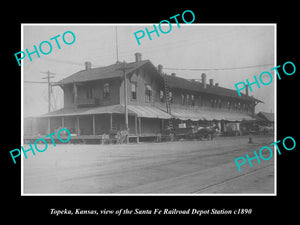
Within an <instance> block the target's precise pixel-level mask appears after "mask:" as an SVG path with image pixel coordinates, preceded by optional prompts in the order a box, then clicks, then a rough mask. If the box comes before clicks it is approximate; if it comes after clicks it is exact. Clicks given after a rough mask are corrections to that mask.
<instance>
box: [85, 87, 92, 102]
mask: <svg viewBox="0 0 300 225" xmlns="http://www.w3.org/2000/svg"><path fill="white" fill-rule="evenodd" d="M86 98H87V99H92V98H93V88H87V89H86Z"/></svg>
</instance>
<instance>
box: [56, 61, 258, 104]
mask: <svg viewBox="0 0 300 225" xmlns="http://www.w3.org/2000/svg"><path fill="white" fill-rule="evenodd" d="M146 64H147V65H148V66H150V67H151V69H152V70H153V71H157V73H156V75H158V76H160V73H159V72H158V70H157V69H156V67H155V66H154V65H153V64H152V63H151V61H150V60H141V61H138V62H131V63H126V67H127V68H128V69H127V70H126V74H129V73H131V72H133V71H135V70H137V69H139V68H140V67H142V66H144V65H146ZM122 67H123V63H115V64H112V65H109V66H104V67H98V68H92V69H85V70H81V71H79V72H76V73H74V74H72V75H70V76H68V77H66V78H64V79H62V80H60V81H59V82H56V83H55V84H54V85H63V84H70V83H76V82H86V81H94V80H99V79H108V78H115V77H122V76H123V71H122ZM164 76H167V80H168V85H169V87H170V88H179V89H186V90H192V91H197V92H202V93H208V94H213V95H221V96H227V97H233V98H237V99H242V100H249V101H257V102H262V101H260V100H258V99H256V98H254V97H250V96H247V95H245V94H243V93H242V94H241V97H240V96H239V95H238V93H237V91H236V90H232V89H228V88H224V87H220V86H213V87H210V85H207V86H206V88H203V85H202V83H200V82H197V81H191V80H187V79H185V78H182V77H176V76H172V75H166V74H164ZM162 80H163V79H162Z"/></svg>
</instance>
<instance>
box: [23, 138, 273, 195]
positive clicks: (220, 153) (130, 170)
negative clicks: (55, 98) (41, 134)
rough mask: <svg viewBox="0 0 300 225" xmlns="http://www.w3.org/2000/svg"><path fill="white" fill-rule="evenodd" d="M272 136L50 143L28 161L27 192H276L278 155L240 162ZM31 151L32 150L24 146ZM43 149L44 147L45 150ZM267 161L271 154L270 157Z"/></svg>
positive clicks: (25, 161)
mask: <svg viewBox="0 0 300 225" xmlns="http://www.w3.org/2000/svg"><path fill="white" fill-rule="evenodd" d="M272 142H273V138H272V137H254V143H253V144H248V138H247V137H219V138H216V139H214V140H213V141H178V142H167V143H140V144H128V145H125V144H122V145H76V144H66V145H56V147H54V146H52V145H49V146H48V149H47V150H46V151H45V152H42V153H39V152H37V153H36V155H35V156H32V155H28V159H24V160H23V163H24V169H23V172H24V174H23V178H24V181H23V184H24V194H34V193H39V194H111V193H113V194H214V193H219V194H225V193H232V194H235V193H236V194H241V193H255V194H260V193H264V194H272V193H274V157H273V158H272V159H270V160H268V161H261V163H260V164H258V163H257V161H256V160H253V162H252V163H253V167H250V166H249V164H247V165H246V164H245V165H243V166H242V171H241V172H239V171H238V169H237V166H236V164H235V161H234V159H235V158H237V157H240V156H245V154H249V156H251V155H253V151H254V150H257V151H258V150H259V149H260V147H262V146H269V144H270V143H272ZM24 148H25V149H26V146H24ZM41 149H43V147H41ZM266 158H267V156H266Z"/></svg>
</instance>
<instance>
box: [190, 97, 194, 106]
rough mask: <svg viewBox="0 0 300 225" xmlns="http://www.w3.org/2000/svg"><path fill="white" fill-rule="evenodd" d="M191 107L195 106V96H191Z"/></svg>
mask: <svg viewBox="0 0 300 225" xmlns="http://www.w3.org/2000/svg"><path fill="white" fill-rule="evenodd" d="M191 105H192V106H194V105H195V98H194V95H191Z"/></svg>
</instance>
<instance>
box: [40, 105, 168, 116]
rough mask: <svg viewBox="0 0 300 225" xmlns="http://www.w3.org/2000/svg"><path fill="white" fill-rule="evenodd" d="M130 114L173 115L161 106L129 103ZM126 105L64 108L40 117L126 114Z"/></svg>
mask: <svg viewBox="0 0 300 225" xmlns="http://www.w3.org/2000/svg"><path fill="white" fill-rule="evenodd" d="M127 109H128V114H129V115H136V116H138V117H146V118H160V119H170V118H171V116H170V115H169V114H168V113H166V112H164V111H162V110H160V109H159V108H156V107H153V106H140V105H139V106H138V105H128V107H127ZM124 113H125V106H124V105H112V106H99V107H89V108H77V109H74V108H63V109H59V110H56V111H53V112H50V113H47V114H44V115H42V116H40V117H58V116H79V115H93V114H124Z"/></svg>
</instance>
